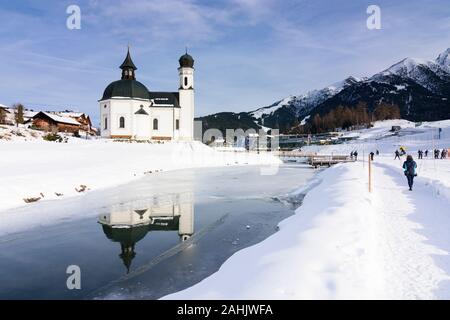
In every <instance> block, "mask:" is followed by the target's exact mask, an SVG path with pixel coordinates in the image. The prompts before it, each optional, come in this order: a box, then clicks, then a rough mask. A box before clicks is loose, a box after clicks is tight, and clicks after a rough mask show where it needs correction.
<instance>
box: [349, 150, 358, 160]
mask: <svg viewBox="0 0 450 320" xmlns="http://www.w3.org/2000/svg"><path fill="white" fill-rule="evenodd" d="M350 158H351V159H352V160H355V161H357V160H358V151H356V150H355V151H352V152H350Z"/></svg>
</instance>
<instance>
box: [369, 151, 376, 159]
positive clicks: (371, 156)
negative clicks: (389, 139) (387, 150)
mask: <svg viewBox="0 0 450 320" xmlns="http://www.w3.org/2000/svg"><path fill="white" fill-rule="evenodd" d="M374 155H375V153H373V151H372V152H371V153H370V161H373V156H374Z"/></svg>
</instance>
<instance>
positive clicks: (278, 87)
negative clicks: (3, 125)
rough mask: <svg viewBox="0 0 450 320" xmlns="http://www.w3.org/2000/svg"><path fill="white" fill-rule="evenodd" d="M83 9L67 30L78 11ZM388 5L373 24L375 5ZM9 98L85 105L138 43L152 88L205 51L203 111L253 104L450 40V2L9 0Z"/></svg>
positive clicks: (5, 24) (168, 87)
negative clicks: (182, 61) (72, 9)
mask: <svg viewBox="0 0 450 320" xmlns="http://www.w3.org/2000/svg"><path fill="white" fill-rule="evenodd" d="M70 5H77V6H79V8H80V10H81V20H80V21H81V29H72V30H71V29H68V28H67V25H66V21H67V19H68V17H69V14H67V13H66V10H67V7H68V6H70ZM369 5H378V6H379V7H380V9H381V29H377V30H370V29H368V28H367V25H366V20H367V19H368V17H369V15H370V14H368V13H367V7H368V6H369ZM0 21H2V23H1V25H0V44H1V45H0V70H1V72H2V73H3V75H2V77H1V80H0V103H1V104H6V105H11V104H13V103H16V102H21V103H23V104H24V105H25V106H26V107H28V108H32V109H33V108H34V109H44V110H61V109H71V110H75V111H83V112H86V113H88V114H90V115H91V117H92V118H93V119H98V113H99V107H98V100H99V99H100V98H101V96H102V94H103V90H104V89H105V88H106V86H107V85H108V84H109V83H110V82H112V81H115V80H118V79H120V75H121V73H120V69H119V68H118V67H119V65H120V64H121V63H122V61H123V60H124V58H125V55H126V50H127V46H128V45H130V46H131V55H132V58H133V60H134V63H135V64H136V66H137V68H138V70H137V73H136V77H137V80H138V81H140V82H142V83H144V84H145V85H146V86H147V88H148V89H149V90H150V91H153V90H154V91H176V90H177V89H178V71H177V68H178V59H179V57H180V56H181V55H182V54H184V51H185V48H186V47H188V50H189V53H190V54H191V55H192V56H193V57H194V59H195V86H196V87H195V89H196V106H195V107H196V110H195V113H196V115H197V116H200V115H206V114H211V113H216V112H221V111H234V112H240V111H250V110H254V109H256V108H258V107H263V106H267V105H270V104H272V103H273V102H275V101H278V100H281V99H282V98H284V97H287V96H289V95H296V94H301V93H305V92H307V91H308V90H312V89H321V88H323V87H325V86H327V85H330V84H332V83H334V82H337V81H340V80H343V79H344V78H346V77H348V76H350V75H352V76H356V77H363V76H370V75H372V74H374V73H377V72H379V71H382V70H384V69H386V68H388V67H389V66H391V65H392V64H394V63H396V62H398V61H400V60H401V59H403V58H405V57H417V58H424V59H435V58H436V57H437V56H438V54H439V53H440V52H443V51H444V50H445V49H446V48H448V47H450V5H449V2H448V0H435V1H427V0H396V1H384V0H383V1H380V0H372V1H365V0H357V1H356V0H355V1H349V0H329V1H324V0H308V1H307V0H278V1H276V0H214V1H212V0H203V1H200V0H158V1H156V0H81V1H74V0H71V1H64V0H63V1H61V0H58V1H56V0H54V1H50V0H45V1H44V0H41V1H35V0H17V1H10V0H0Z"/></svg>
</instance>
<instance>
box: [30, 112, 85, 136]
mask: <svg viewBox="0 0 450 320" xmlns="http://www.w3.org/2000/svg"><path fill="white" fill-rule="evenodd" d="M30 122H31V123H32V127H33V128H35V129H39V130H43V131H49V132H65V133H71V134H74V135H79V134H80V130H81V129H82V125H81V124H80V123H79V122H78V121H77V120H75V119H73V118H70V117H62V116H59V115H57V114H54V113H50V112H43V111H41V112H38V113H37V114H36V115H35V116H33V117H32V118H31V119H30Z"/></svg>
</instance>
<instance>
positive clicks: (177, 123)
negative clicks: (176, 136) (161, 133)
mask: <svg viewBox="0 0 450 320" xmlns="http://www.w3.org/2000/svg"><path fill="white" fill-rule="evenodd" d="M179 129H180V120H179V119H176V120H175V130H179Z"/></svg>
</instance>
